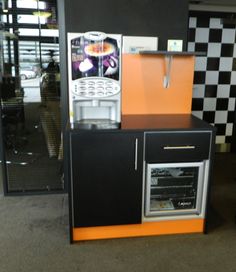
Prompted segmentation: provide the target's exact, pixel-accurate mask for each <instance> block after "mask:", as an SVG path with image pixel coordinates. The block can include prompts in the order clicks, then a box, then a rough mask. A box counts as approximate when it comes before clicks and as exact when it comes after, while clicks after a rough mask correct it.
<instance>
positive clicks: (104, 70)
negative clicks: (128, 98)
mask: <svg viewBox="0 0 236 272" xmlns="http://www.w3.org/2000/svg"><path fill="white" fill-rule="evenodd" d="M67 38H68V73H69V74H68V80H69V110H70V123H71V126H72V127H73V126H78V127H81V128H101V129H104V128H118V127H119V126H120V120H121V109H120V108H121V46H122V44H121V43H122V36H121V35H119V34H106V33H103V32H97V31H91V32H86V33H68V35H67Z"/></svg>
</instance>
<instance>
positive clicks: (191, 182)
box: [145, 162, 204, 217]
mask: <svg viewBox="0 0 236 272" xmlns="http://www.w3.org/2000/svg"><path fill="white" fill-rule="evenodd" d="M203 181H204V162H196V163H195V162H194V163H160V164H153V163H152V164H147V171H146V193H145V216H146V217H154V216H158V217H159V216H170V215H188V214H194V215H199V214H200V213H201V207H202V205H201V204H202V194H203V183H204V182H203Z"/></svg>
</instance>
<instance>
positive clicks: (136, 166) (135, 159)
mask: <svg viewBox="0 0 236 272" xmlns="http://www.w3.org/2000/svg"><path fill="white" fill-rule="evenodd" d="M134 170H135V171H137V170H138V138H136V139H135V150H134Z"/></svg>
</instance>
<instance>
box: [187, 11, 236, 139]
mask: <svg viewBox="0 0 236 272" xmlns="http://www.w3.org/2000/svg"><path fill="white" fill-rule="evenodd" d="M221 19H222V17H212V18H211V17H209V15H208V16H199V17H198V16H196V17H195V16H194V17H190V19H189V38H188V51H195V52H206V54H205V55H203V56H198V57H196V62H195V73H194V86H193V101H192V113H193V114H194V115H195V116H197V117H199V118H201V119H203V120H205V121H207V122H208V123H211V124H213V125H214V126H215V127H216V128H217V133H216V143H217V144H224V143H231V142H232V134H233V124H234V119H235V100H236V38H235V31H236V30H235V29H236V26H235V25H225V24H222V20H221Z"/></svg>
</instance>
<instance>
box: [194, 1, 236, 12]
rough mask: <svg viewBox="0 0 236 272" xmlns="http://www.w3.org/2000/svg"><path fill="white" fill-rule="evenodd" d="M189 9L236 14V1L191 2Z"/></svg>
mask: <svg viewBox="0 0 236 272" xmlns="http://www.w3.org/2000/svg"><path fill="white" fill-rule="evenodd" d="M189 9H190V10H206V11H218V12H219V11H222V12H236V0H189Z"/></svg>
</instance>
